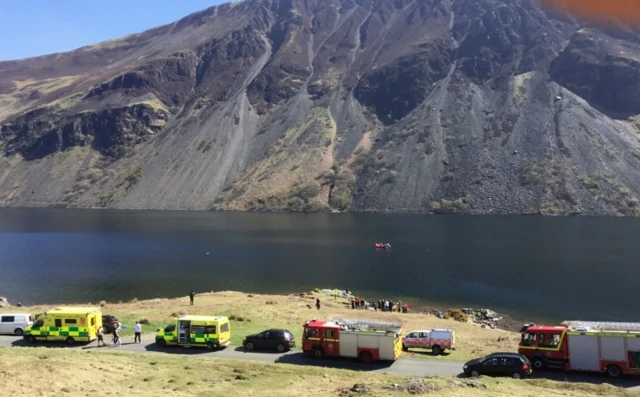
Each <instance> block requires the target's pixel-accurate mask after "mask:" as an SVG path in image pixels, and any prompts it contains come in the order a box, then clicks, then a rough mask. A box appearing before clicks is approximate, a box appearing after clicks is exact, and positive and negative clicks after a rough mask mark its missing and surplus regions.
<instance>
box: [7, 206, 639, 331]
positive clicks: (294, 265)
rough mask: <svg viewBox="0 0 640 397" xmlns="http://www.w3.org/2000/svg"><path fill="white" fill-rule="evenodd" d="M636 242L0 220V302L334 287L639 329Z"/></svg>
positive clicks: (172, 216) (279, 221) (109, 220)
mask: <svg viewBox="0 0 640 397" xmlns="http://www.w3.org/2000/svg"><path fill="white" fill-rule="evenodd" d="M639 232H640V220H639V219H632V218H581V217H571V218H546V217H489V216H487V217H476V216H426V215H425V216H423V215H380V214H256V213H211V212H173V211H171V212H160V211H111V210H64V209H0V296H6V297H8V298H9V301H10V302H13V303H16V302H18V301H20V302H22V303H23V304H38V303H72V302H98V301H99V300H102V299H105V300H108V301H109V300H111V301H118V300H128V299H131V298H133V297H137V298H139V299H144V298H156V297H175V296H185V295H187V294H188V292H189V291H190V290H191V289H194V290H196V291H211V290H216V291H219V290H240V291H247V292H256V293H290V292H302V291H305V290H310V289H311V288H314V287H319V288H333V287H338V288H346V289H349V290H352V291H354V292H356V293H360V294H363V295H364V296H366V297H367V298H369V299H379V298H396V297H403V298H405V299H412V300H413V301H422V302H425V303H438V304H439V305H442V308H446V307H447V306H454V305H455V306H463V307H489V308H492V309H494V310H497V311H503V312H506V313H509V314H511V315H513V316H514V317H515V318H518V319H522V320H534V321H535V320H539V319H546V320H553V321H561V320H564V319H581V320H616V321H638V320H639V318H640V306H639V305H638V299H637V295H635V293H636V292H638V286H639V285H640V284H639V283H640V267H639V266H638V259H639V258H640V243H639V239H638V236H639V235H640V233H639ZM377 241H382V242H389V243H391V244H392V246H393V248H392V249H391V250H389V251H376V250H375V249H374V248H373V244H374V243H375V242H377ZM196 299H197V298H196Z"/></svg>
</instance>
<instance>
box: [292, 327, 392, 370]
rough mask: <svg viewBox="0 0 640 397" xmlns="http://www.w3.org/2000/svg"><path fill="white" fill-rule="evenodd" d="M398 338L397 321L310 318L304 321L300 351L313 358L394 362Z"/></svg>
mask: <svg viewBox="0 0 640 397" xmlns="http://www.w3.org/2000/svg"><path fill="white" fill-rule="evenodd" d="M401 337H402V325H401V324H394V323H385V322H377V321H365V320H343V319H334V320H332V321H318V320H317V319H313V320H311V321H307V322H306V323H305V324H304V330H303V336H302V351H303V352H304V353H311V354H313V355H314V356H315V357H324V356H332V357H350V358H357V359H359V360H360V361H361V362H363V363H371V362H373V361H377V360H388V361H394V360H396V359H397V358H398V357H399V356H400V354H401V352H402V339H401Z"/></svg>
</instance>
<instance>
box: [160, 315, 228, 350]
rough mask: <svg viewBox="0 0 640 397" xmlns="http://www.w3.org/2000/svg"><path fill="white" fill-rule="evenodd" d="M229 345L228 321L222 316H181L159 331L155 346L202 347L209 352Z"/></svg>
mask: <svg viewBox="0 0 640 397" xmlns="http://www.w3.org/2000/svg"><path fill="white" fill-rule="evenodd" d="M230 343H231V328H230V327H229V319H228V318H227V317H224V316H191V315H186V314H185V315H182V316H180V317H178V318H176V319H175V320H174V322H172V323H171V324H169V325H167V326H166V327H165V329H164V330H162V329H159V330H158V333H157V334H156V344H157V345H159V346H162V347H164V346H174V345H175V346H185V347H191V346H202V347H207V348H208V349H209V350H212V349H218V348H220V347H222V346H228V345H229V344H230Z"/></svg>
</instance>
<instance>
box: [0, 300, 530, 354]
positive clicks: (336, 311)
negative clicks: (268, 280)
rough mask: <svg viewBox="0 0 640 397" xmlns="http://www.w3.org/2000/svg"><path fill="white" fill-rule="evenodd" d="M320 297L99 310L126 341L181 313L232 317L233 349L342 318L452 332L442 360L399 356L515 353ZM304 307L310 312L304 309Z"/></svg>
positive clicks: (414, 318) (513, 341)
mask: <svg viewBox="0 0 640 397" xmlns="http://www.w3.org/2000/svg"><path fill="white" fill-rule="evenodd" d="M320 299H321V301H322V307H321V310H320V311H319V312H318V310H316V309H315V307H314V303H315V302H314V301H313V300H312V299H302V298H298V297H295V298H291V297H288V296H281V295H258V294H246V293H241V292H216V293H207V294H197V295H196V298H195V305H194V306H190V305H189V298H188V297H184V298H177V299H152V300H145V301H137V300H134V301H132V302H126V303H111V302H102V303H103V304H104V306H103V307H102V312H103V314H111V315H114V316H116V317H117V318H118V319H119V320H120V322H121V323H123V324H125V326H127V328H126V329H125V330H124V332H123V336H124V337H125V339H126V338H128V337H130V336H131V335H132V334H133V325H134V323H135V321H136V320H145V322H146V321H148V322H149V324H148V325H143V328H142V329H143V337H142V339H143V341H145V340H146V341H150V340H153V339H154V335H153V333H154V332H156V331H157V329H158V328H164V327H165V326H166V325H167V324H169V323H170V322H171V319H172V318H174V317H175V316H177V315H179V314H185V313H186V314H200V315H225V316H229V317H230V318H234V317H235V318H236V320H232V321H231V335H232V336H231V341H232V343H233V344H234V345H241V342H242V338H243V337H244V336H246V335H248V334H251V333H256V332H260V331H262V330H265V329H268V328H279V327H282V328H286V329H289V330H290V331H291V332H292V333H293V334H294V335H295V337H296V339H297V343H296V344H297V345H298V348H299V346H300V341H301V337H302V325H303V324H304V322H305V321H308V320H311V319H312V318H314V317H315V318H318V319H319V320H323V319H331V318H333V317H342V318H347V319H348V318H362V319H375V320H382V321H392V322H400V323H402V324H403V329H404V333H405V334H406V333H408V332H411V331H412V330H416V329H425V328H426V329H430V328H451V329H453V330H455V333H456V350H455V351H454V352H451V353H450V354H445V355H442V356H433V355H431V353H430V352H428V351H419V350H416V351H413V350H411V351H409V352H405V353H403V356H404V357H410V358H431V359H438V360H456V361H465V360H468V359H470V358H475V357H479V356H483V355H486V354H489V353H492V352H496V351H516V350H517V345H518V340H519V338H520V336H519V334H517V333H513V332H507V331H502V330H492V329H488V328H481V327H480V326H479V325H476V324H472V323H461V322H456V321H453V320H443V319H439V318H437V317H435V316H432V315H426V314H417V313H415V314H414V313H404V314H403V313H388V312H372V311H367V310H352V309H351V306H350V304H349V302H347V300H345V299H338V300H334V299H333V297H328V296H321V297H320ZM79 304H82V303H79ZM83 305H86V303H84V304H83ZM93 305H95V306H97V305H98V303H93ZM307 305H309V306H311V307H312V308H311V309H309V308H308V307H307ZM57 306H59V305H53V306H40V307H29V308H24V307H23V308H21V310H23V311H25V312H30V313H42V312H43V311H45V310H48V309H51V308H53V307H57ZM68 306H71V305H68ZM15 310H16V308H4V309H0V312H2V311H4V312H7V311H15Z"/></svg>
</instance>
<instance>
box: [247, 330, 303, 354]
mask: <svg viewBox="0 0 640 397" xmlns="http://www.w3.org/2000/svg"><path fill="white" fill-rule="evenodd" d="M242 346H244V348H245V349H247V350H254V349H275V350H277V351H279V352H284V351H287V350H289V349H291V348H292V347H295V346H296V341H295V338H294V337H293V334H292V333H291V332H289V330H286V329H268V330H266V331H262V332H260V333H259V334H253V335H248V336H246V337H245V338H244V339H243V340H242Z"/></svg>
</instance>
